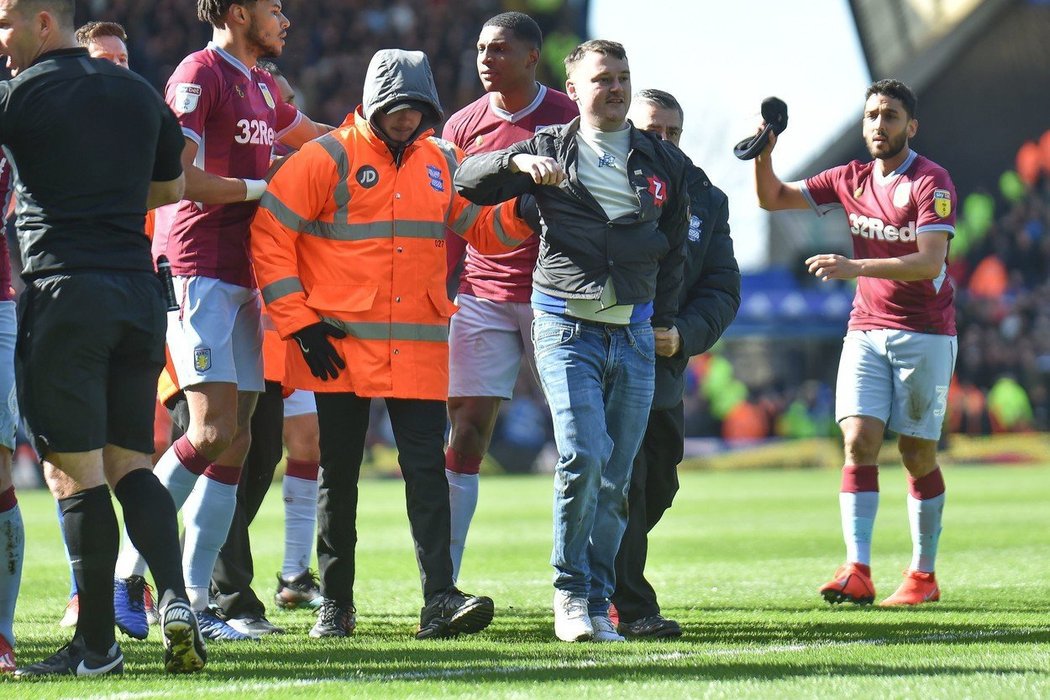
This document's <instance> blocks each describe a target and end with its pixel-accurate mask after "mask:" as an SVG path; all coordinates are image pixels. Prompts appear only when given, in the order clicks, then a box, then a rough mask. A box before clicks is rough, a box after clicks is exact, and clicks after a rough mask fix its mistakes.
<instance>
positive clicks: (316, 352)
mask: <svg viewBox="0 0 1050 700" xmlns="http://www.w3.org/2000/svg"><path fill="white" fill-rule="evenodd" d="M328 336H331V337H333V338H345V337H346V331H343V330H340V329H339V328H336V327H335V326H333V325H332V324H330V323H325V322H324V321H319V322H318V323H314V324H313V325H310V326H307V327H306V328H300V329H299V330H297V331H296V332H295V333H292V337H293V338H295V342H297V343H299V349H300V350H302V351H303V359H305V360H306V364H308V365H310V372H311V373H312V374H313V375H314V376H315V377H317V378H318V379H320V380H322V381H328V380H329V379H330V378H331V379H335V378H336V377H338V376H339V370H341V369H344V368H346V363H345V362H343V358H341V357H339V353H338V352H336V350H335V348H334V347H333V346H332V343H331V342H329V340H328Z"/></svg>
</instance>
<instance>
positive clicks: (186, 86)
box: [172, 83, 201, 114]
mask: <svg viewBox="0 0 1050 700" xmlns="http://www.w3.org/2000/svg"><path fill="white" fill-rule="evenodd" d="M200 99H201V86H200V85H195V84H194V83H179V84H178V85H176V86H175V104H174V105H172V107H174V108H175V111H176V112H178V113H180V114H189V113H190V112H192V111H193V110H195V109H197V104H198V103H199V102H200Z"/></svg>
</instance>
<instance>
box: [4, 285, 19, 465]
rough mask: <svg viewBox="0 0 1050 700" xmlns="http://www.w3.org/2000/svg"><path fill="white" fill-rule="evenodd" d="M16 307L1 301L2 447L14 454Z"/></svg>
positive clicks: (16, 420) (15, 420)
mask: <svg viewBox="0 0 1050 700" xmlns="http://www.w3.org/2000/svg"><path fill="white" fill-rule="evenodd" d="M15 306H16V304H15V302H13V301H0V445H2V446H3V447H6V448H7V449H9V450H11V451H12V452H13V451H14V449H15V434H16V433H17V431H18V392H17V391H16V390H15V343H16V342H17V339H18V314H17V312H16V310H15Z"/></svg>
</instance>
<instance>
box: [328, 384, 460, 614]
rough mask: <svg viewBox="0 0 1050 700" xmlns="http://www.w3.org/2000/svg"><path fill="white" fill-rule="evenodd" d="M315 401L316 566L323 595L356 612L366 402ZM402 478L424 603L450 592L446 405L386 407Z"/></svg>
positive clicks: (396, 403) (332, 397)
mask: <svg viewBox="0 0 1050 700" xmlns="http://www.w3.org/2000/svg"><path fill="white" fill-rule="evenodd" d="M315 398H316V399H317V422H318V425H319V427H320V432H321V469H320V472H319V474H318V495H317V564H318V568H319V569H320V577H321V593H322V594H323V595H324V597H325V598H329V599H332V600H334V601H335V602H337V603H339V604H340V605H345V606H352V605H353V604H354V578H355V574H356V568H355V563H354V557H355V551H356V548H357V498H358V488H357V482H358V479H359V478H360V476H361V460H362V459H363V457H364V447H365V433H366V432H367V430H368V414H369V405H370V402H371V400H370V399H367V398H362V397H360V396H357V395H356V394H351V393H339V394H331V393H322V392H318V393H317V394H316V395H315ZM386 407H387V411H388V413H389V414H390V423H391V425H392V426H393V429H394V441H395V442H396V444H397V452H398V457H397V459H398V464H399V465H400V466H401V473H402V475H403V476H404V478H405V496H406V500H407V506H408V520H409V523H410V525H411V530H412V540H413V542H414V543H415V550H416V561H417V563H418V564H419V571H420V577H421V579H422V584H423V597H424V600H427V599H429V598H430V597H431V596H432V595H434V594H435V593H440V592H442V591H444V590H446V589H447V588H450V587H451V586H452V559H451V557H450V556H449V528H450V525H449V521H450V516H449V506H448V480H447V479H446V478H445V452H444V441H445V423H446V420H447V418H446V409H445V402H444V401H424V400H421V399H386Z"/></svg>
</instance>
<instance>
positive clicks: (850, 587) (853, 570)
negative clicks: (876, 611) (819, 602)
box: [820, 563, 875, 605]
mask: <svg viewBox="0 0 1050 700" xmlns="http://www.w3.org/2000/svg"><path fill="white" fill-rule="evenodd" d="M820 594H821V595H822V596H824V600H826V601H828V602H829V603H832V604H834V603H855V604H856V605H871V604H872V603H873V602H874V601H875V584H873V583H872V582H871V567H870V566H868V565H867V564H857V563H850V564H843V565H842V566H840V567H839V568H838V571H836V572H835V578H833V579H831V580H830V581H828V582H827V583H825V584H824V585H823V586H821V587H820Z"/></svg>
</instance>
